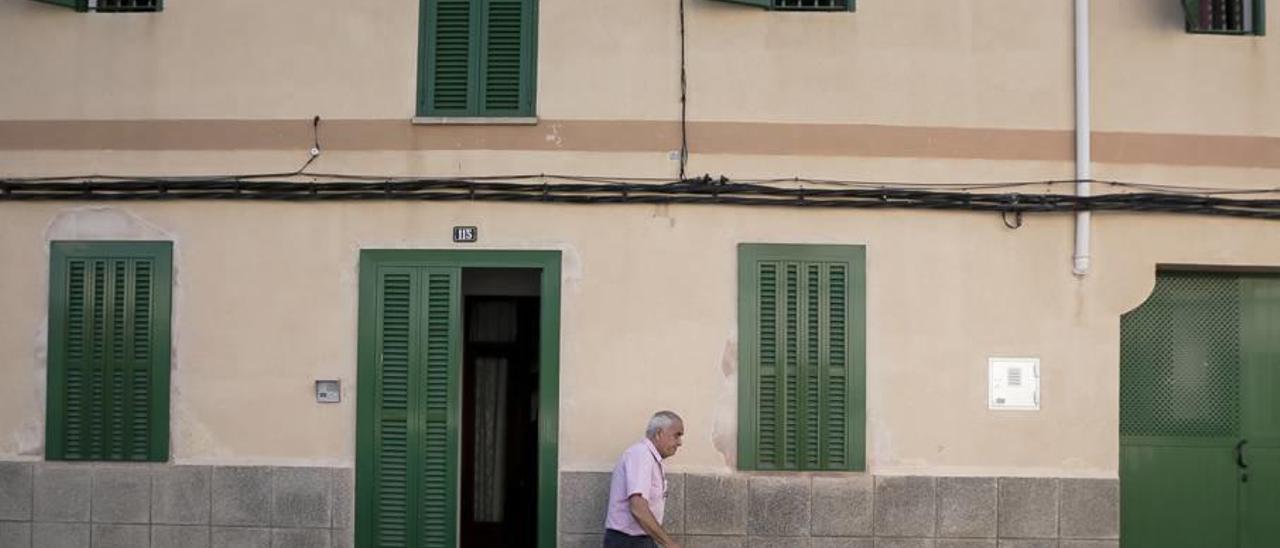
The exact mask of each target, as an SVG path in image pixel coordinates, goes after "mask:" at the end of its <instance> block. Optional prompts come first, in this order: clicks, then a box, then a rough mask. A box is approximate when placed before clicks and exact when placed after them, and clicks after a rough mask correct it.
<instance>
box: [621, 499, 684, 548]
mask: <svg viewBox="0 0 1280 548" xmlns="http://www.w3.org/2000/svg"><path fill="white" fill-rule="evenodd" d="M627 506H628V507H629V508H630V509H631V516H632V517H634V518H636V523H639V524H640V528H641V529H644V532H646V533H649V536H650V537H651V538H653V540H655V541H657V543H658V544H661V545H662V546H666V547H667V548H680V545H679V544H677V543H676V541H675V539H673V538H671V535H668V534H667V531H666V530H665V529H663V528H662V524H661V523H658V519H657V518H655V517H653V512H652V511H650V510H649V501H647V500H644V497H642V496H640V494H639V493H636V494H634V495H631V497H630V498H628V499H627Z"/></svg>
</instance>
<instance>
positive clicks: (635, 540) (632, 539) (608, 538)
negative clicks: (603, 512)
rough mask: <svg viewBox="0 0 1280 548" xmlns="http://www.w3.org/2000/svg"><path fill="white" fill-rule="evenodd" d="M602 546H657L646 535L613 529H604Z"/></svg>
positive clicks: (616, 547)
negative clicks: (630, 533)
mask: <svg viewBox="0 0 1280 548" xmlns="http://www.w3.org/2000/svg"><path fill="white" fill-rule="evenodd" d="M604 548H658V545H657V544H656V543H654V542H653V539H651V538H649V537H648V536H645V535H641V536H631V535H628V534H626V533H623V532H621V531H614V530H613V529H605V530H604Z"/></svg>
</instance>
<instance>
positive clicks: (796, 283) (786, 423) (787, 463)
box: [781, 263, 800, 470]
mask: <svg viewBox="0 0 1280 548" xmlns="http://www.w3.org/2000/svg"><path fill="white" fill-rule="evenodd" d="M784 273H785V274H784V279H783V289H784V291H783V295H784V297H783V299H784V303H785V304H784V305H783V306H784V309H785V311H786V312H785V316H784V320H783V321H784V322H785V323H784V324H783V332H784V333H785V334H786V335H785V337H784V339H783V340H784V345H785V346H784V358H783V375H784V378H785V382H786V385H785V388H784V391H783V394H782V399H783V405H782V409H781V413H782V416H783V420H782V424H783V436H782V455H783V457H782V465H783V466H784V467H786V468H787V469H788V470H794V469H795V468H796V467H797V466H798V463H799V460H800V459H799V451H800V439H799V434H800V432H799V424H798V419H799V416H800V382H799V377H800V371H799V365H800V306H799V300H800V265H799V264H797V263H786V266H785V268H784Z"/></svg>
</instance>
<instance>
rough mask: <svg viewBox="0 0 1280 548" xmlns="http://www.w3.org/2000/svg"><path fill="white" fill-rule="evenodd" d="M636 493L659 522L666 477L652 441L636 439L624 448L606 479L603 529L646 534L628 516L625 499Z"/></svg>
mask: <svg viewBox="0 0 1280 548" xmlns="http://www.w3.org/2000/svg"><path fill="white" fill-rule="evenodd" d="M635 494H639V495H640V496H642V497H644V500H646V501H648V502H649V511H650V512H653V517H654V519H657V520H658V523H662V514H663V511H664V510H665V509H666V505H667V478H666V476H665V475H664V474H663V470H662V455H660V454H659V453H658V448H657V447H654V446H653V442H652V441H649V440H648V439H644V440H640V441H639V442H638V443H636V444H635V445H632V446H631V447H628V448H627V450H626V451H623V452H622V457H621V458H619V459H618V465H617V466H614V467H613V478H612V480H611V481H610V482H609V509H608V512H606V513H605V518H604V527H605V529H613V530H615V531H620V532H623V533H626V534H628V535H647V534H648V533H646V532H645V530H644V529H643V528H641V527H640V524H639V523H637V522H636V519H635V518H634V517H632V515H631V507H630V502H628V499H630V498H631V495H635Z"/></svg>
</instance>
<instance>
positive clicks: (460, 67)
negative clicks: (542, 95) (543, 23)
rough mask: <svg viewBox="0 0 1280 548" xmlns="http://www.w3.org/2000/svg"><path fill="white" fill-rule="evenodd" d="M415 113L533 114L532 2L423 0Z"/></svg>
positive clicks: (534, 30)
mask: <svg viewBox="0 0 1280 548" xmlns="http://www.w3.org/2000/svg"><path fill="white" fill-rule="evenodd" d="M422 13H423V21H422V44H423V45H422V49H421V52H420V55H421V57H422V59H423V67H422V74H421V75H420V85H419V105H418V114H419V115H425V116H533V115H534V84H535V78H534V75H535V72H536V70H535V59H536V51H535V48H536V34H537V2H536V0H423V8H422Z"/></svg>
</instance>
